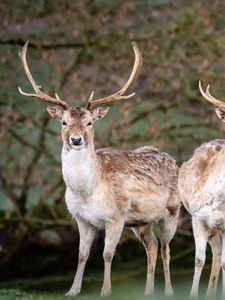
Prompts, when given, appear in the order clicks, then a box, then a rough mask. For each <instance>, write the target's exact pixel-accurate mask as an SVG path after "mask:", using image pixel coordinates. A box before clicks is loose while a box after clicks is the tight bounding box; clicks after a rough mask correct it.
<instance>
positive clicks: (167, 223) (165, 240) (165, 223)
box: [156, 203, 180, 297]
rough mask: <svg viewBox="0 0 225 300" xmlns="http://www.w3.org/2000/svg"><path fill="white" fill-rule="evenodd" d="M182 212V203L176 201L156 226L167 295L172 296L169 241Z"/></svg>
mask: <svg viewBox="0 0 225 300" xmlns="http://www.w3.org/2000/svg"><path fill="white" fill-rule="evenodd" d="M179 212H180V205H178V204H177V203H175V204H174V205H173V206H171V207H169V209H168V211H167V215H166V216H165V218H164V219H163V220H162V221H161V222H159V224H158V225H157V226H156V230H157V233H158V235H159V238H160V243H161V258H162V262H163V271H164V277H165V295H166V296H168V297H171V296H172V295H173V288H172V284H171V276H170V247H169V243H170V241H171V240H172V238H173V237H174V234H175V232H176V229H177V222H178V217H179Z"/></svg>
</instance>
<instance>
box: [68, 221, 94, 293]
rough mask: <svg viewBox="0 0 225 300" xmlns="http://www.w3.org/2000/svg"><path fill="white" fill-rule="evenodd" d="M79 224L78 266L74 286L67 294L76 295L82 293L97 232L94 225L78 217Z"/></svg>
mask: <svg viewBox="0 0 225 300" xmlns="http://www.w3.org/2000/svg"><path fill="white" fill-rule="evenodd" d="M77 225H78V229H79V234H80V245H79V258H78V266H77V271H76V275H75V278H74V281H73V284H72V287H71V288H70V290H69V292H68V293H67V294H66V296H75V295H77V294H79V293H80V290H81V286H82V279H83V273H84V269H85V265H86V262H87V259H88V257H89V254H90V249H91V245H92V242H93V240H94V236H95V232H96V229H95V228H94V227H93V226H92V225H90V224H88V223H85V222H84V221H82V220H80V219H77Z"/></svg>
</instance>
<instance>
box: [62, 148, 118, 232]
mask: <svg viewBox="0 0 225 300" xmlns="http://www.w3.org/2000/svg"><path fill="white" fill-rule="evenodd" d="M62 173H63V178H64V181H65V183H66V186H67V190H66V195H65V200H66V204H67V208H68V210H69V212H70V213H71V215H72V216H73V217H75V218H76V217H78V216H79V217H81V218H82V219H84V220H86V221H87V222H89V223H91V224H92V225H94V226H96V227H98V228H103V227H104V224H105V222H106V221H110V220H111V218H112V211H113V205H112V204H111V203H107V202H108V201H110V199H109V198H108V197H107V198H106V195H107V194H108V193H107V186H106V185H104V184H102V183H98V175H99V174H98V170H97V166H96V162H95V160H94V159H93V156H92V155H91V153H89V152H88V151H87V150H79V151H76V150H72V151H70V152H62Z"/></svg>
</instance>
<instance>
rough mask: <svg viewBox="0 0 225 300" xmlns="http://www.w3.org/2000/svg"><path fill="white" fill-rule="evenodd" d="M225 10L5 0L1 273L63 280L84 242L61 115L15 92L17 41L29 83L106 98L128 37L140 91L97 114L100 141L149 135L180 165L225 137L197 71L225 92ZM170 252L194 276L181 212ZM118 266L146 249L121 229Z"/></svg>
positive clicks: (168, 0)
mask: <svg viewBox="0 0 225 300" xmlns="http://www.w3.org/2000/svg"><path fill="white" fill-rule="evenodd" d="M224 14H225V3H224V1H222V0H217V1H216V0H214V1H209V0H206V1H203V0H202V1H200V0H199V1H185V0H183V1H173V0H139V1H138V0H136V1H135V0H129V1H107V0H98V1H97V0H92V1H91V0H77V1H63V0H61V1H60V0H56V1H44V0H42V1H41V0H38V1H28V0H21V1H13V0H12V1H5V0H3V1H1V2H0V20H1V26H0V62H1V70H0V85H1V96H0V138H1V143H0V155H1V159H0V187H1V190H0V277H1V279H3V280H11V279H15V278H36V279H35V280H34V281H32V282H33V283H29V284H31V286H32V284H34V285H35V284H37V282H39V281H40V282H41V283H40V284H46V285H47V286H48V287H49V282H51V286H52V282H56V283H57V282H58V281H60V282H61V283H65V281H66V283H65V284H64V287H67V288H68V287H69V283H70V282H71V280H72V276H73V274H74V271H75V267H76V258H77V250H78V240H79V239H78V233H77V229H76V224H75V222H74V221H73V220H71V217H70V215H69V214H68V212H67V210H66V207H65V203H64V191H65V185H64V183H63V180H62V176H61V163H60V150H61V138H60V125H59V124H58V123H57V122H56V121H54V120H50V118H49V116H48V114H47V113H46V104H45V103H41V102H40V101H37V100H34V99H31V98H26V97H23V96H21V95H20V94H19V93H18V89H17V87H18V86H21V87H22V88H23V90H25V91H31V89H30V86H29V83H28V82H27V80H26V79H25V76H24V73H23V69H22V66H21V63H20V61H19V58H18V51H19V49H21V47H22V46H23V45H24V43H25V42H26V41H27V40H29V41H30V43H29V49H28V62H29V65H30V68H31V70H32V74H33V75H34V78H35V80H36V82H37V83H39V84H41V85H42V86H43V90H44V91H46V92H47V93H49V94H51V95H53V93H54V92H55V91H56V92H57V93H58V94H59V96H60V97H61V98H62V99H66V100H67V101H68V102H69V103H70V104H71V105H72V106H76V105H84V104H85V102H86V100H87V98H88V97H89V95H90V93H91V91H92V90H94V91H95V97H101V96H102V97H103V96H106V95H108V94H111V93H113V92H115V91H117V90H118V89H119V88H120V87H121V86H122V85H123V83H124V82H125V81H126V80H127V78H128V76H129V74H130V71H131V68H132V64H133V52H132V47H131V41H133V40H135V41H136V42H137V43H138V45H139V48H140V49H141V51H142V54H143V67H142V69H141V72H140V76H139V78H138V80H137V82H136V83H135V84H134V85H133V87H132V88H131V90H132V91H133V90H134V91H136V96H135V99H134V100H129V101H127V102H124V103H118V104H115V105H112V106H111V108H110V113H109V114H108V116H107V117H106V118H105V119H103V120H101V121H100V122H99V123H98V124H96V128H95V131H96V138H95V144H96V148H99V147H113V148H122V149H133V148H135V147H138V146H142V145H154V146H156V147H158V148H160V149H161V150H163V151H165V152H168V153H169V154H171V155H172V156H174V157H175V158H176V159H177V162H178V164H179V165H180V164H181V163H182V162H183V161H184V160H186V159H188V158H189V157H190V156H191V154H192V151H193V150H194V149H195V148H196V147H197V146H199V145H200V144H201V143H202V142H205V141H208V140H211V139H214V138H218V137H221V138H222V137H223V136H224V131H225V126H224V125H223V124H222V123H220V122H219V121H217V119H216V116H215V114H214V112H213V109H212V107H211V106H210V105H209V104H208V103H206V102H205V101H204V100H203V98H202V97H201V96H200V94H199V91H198V84H197V83H198V80H199V79H202V81H203V84H204V86H206V84H207V83H211V84H212V93H213V94H214V95H216V96H217V97H218V98H223V96H224V93H225V88H224V83H225V19H224ZM103 238H104V235H103V233H100V234H99V235H98V237H97V238H96V241H95V243H94V246H93V251H92V255H91V259H90V262H89V266H88V268H87V269H89V273H90V277H88V276H87V278H89V279H90V278H92V279H93V280H94V278H95V276H94V275H93V274H92V273H91V271H90V270H95V269H96V268H98V269H100V267H99V265H100V266H102V260H101V253H102V249H103ZM171 254H172V273H173V274H174V276H175V275H176V274H177V275H185V274H192V272H193V265H194V245H193V238H192V232H191V225H190V220H189V217H188V215H187V214H185V212H184V211H183V210H182V218H181V220H180V222H179V229H178V233H177V235H176V236H175V238H174V241H173V242H172V244H171ZM208 263H209V262H208ZM128 266H129V269H127V268H128ZM114 268H115V270H119V271H118V274H117V273H115V274H114V275H115V277H116V276H122V277H123V276H129V275H130V276H133V275H135V274H136V275H138V274H144V273H145V253H144V249H143V248H142V246H141V245H140V243H138V242H136V241H135V239H134V238H133V237H132V236H131V235H130V233H129V231H128V230H125V232H124V235H123V237H122V238H121V241H120V244H119V246H118V250H117V254H116V256H115V260H114V265H113V269H114ZM101 270H102V268H101ZM135 272H136V273H135ZM157 272H158V273H159V274H160V273H162V267H161V263H159V264H158V267H157ZM62 274H63V275H62ZM87 274H88V272H87ZM121 274H122V275H121ZM125 274H126V275H125ZM52 275H54V277H51V276H52ZM43 276H45V279H43ZM46 276H48V277H47V278H46ZM37 278H38V279H37ZM40 278H41V279H40ZM54 278H55V279H54ZM92 279H90V280H92ZM38 280H39V281H38ZM57 280H58V281H57ZM67 280H68V281H67ZM175 280H176V279H175ZM68 282H69V283H68ZM56 285H57V284H56Z"/></svg>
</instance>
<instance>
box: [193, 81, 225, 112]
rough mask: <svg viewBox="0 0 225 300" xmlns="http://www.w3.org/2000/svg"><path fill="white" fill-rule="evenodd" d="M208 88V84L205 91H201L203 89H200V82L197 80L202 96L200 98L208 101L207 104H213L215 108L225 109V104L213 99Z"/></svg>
mask: <svg viewBox="0 0 225 300" xmlns="http://www.w3.org/2000/svg"><path fill="white" fill-rule="evenodd" d="M209 87H210V85H209V84H208V85H207V87H206V91H203V88H202V84H201V81H200V80H199V90H200V92H201V94H202V96H203V97H204V98H205V99H206V100H208V101H209V102H211V103H212V104H214V105H215V106H219V107H225V102H223V101H221V100H219V99H216V98H215V97H213V96H212V95H211V94H210V92H209Z"/></svg>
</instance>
